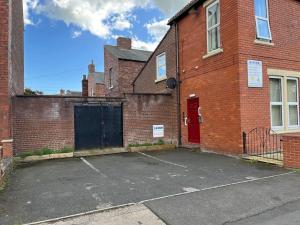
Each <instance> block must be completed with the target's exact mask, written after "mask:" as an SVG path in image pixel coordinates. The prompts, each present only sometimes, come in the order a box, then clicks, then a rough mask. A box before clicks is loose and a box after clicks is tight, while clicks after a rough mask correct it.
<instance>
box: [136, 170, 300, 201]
mask: <svg viewBox="0 0 300 225" xmlns="http://www.w3.org/2000/svg"><path fill="white" fill-rule="evenodd" d="M295 173H296V172H295V171H293V172H288V173H282V174H277V175H272V176H267V177H261V178H256V179H252V180H244V181H239V182H235V183H230V184H223V185H218V186H213V187H208V188H203V189H200V190H197V189H195V190H194V191H192V190H190V191H187V192H181V193H177V194H172V195H166V196H162V197H157V198H151V199H146V200H143V201H140V202H138V204H144V203H147V202H153V201H156V200H161V199H167V198H172V197H177V196H182V195H188V194H191V193H199V192H203V191H208V190H215V189H220V188H225V187H230V186H236V185H239V184H246V183H253V182H255V181H260V180H269V179H272V178H275V177H282V176H286V175H291V174H295Z"/></svg>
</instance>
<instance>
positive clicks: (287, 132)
mask: <svg viewBox="0 0 300 225" xmlns="http://www.w3.org/2000/svg"><path fill="white" fill-rule="evenodd" d="M272 133H273V134H290V133H300V128H295V129H290V130H273V132H272Z"/></svg>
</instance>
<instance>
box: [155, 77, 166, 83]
mask: <svg viewBox="0 0 300 225" xmlns="http://www.w3.org/2000/svg"><path fill="white" fill-rule="evenodd" d="M167 79H168V78H167V77H163V78H160V79H157V80H155V83H159V82H162V81H165V80H167Z"/></svg>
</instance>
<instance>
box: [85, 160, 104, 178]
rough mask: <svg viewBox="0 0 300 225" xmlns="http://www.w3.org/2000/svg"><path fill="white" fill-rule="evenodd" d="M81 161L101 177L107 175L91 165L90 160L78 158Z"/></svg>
mask: <svg viewBox="0 0 300 225" xmlns="http://www.w3.org/2000/svg"><path fill="white" fill-rule="evenodd" d="M80 159H81V160H82V162H84V163H85V164H86V165H87V166H88V167H90V168H91V169H92V170H94V171H95V172H96V173H99V174H100V175H101V176H103V177H107V176H106V175H105V174H104V173H101V172H100V170H98V169H97V168H96V167H95V166H93V165H92V164H91V163H90V162H88V161H87V160H86V159H84V158H83V157H81V158H80Z"/></svg>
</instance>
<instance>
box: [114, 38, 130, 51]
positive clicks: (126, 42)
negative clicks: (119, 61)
mask: <svg viewBox="0 0 300 225" xmlns="http://www.w3.org/2000/svg"><path fill="white" fill-rule="evenodd" d="M131 42H132V41H131V39H130V38H125V37H118V39H117V46H118V47H119V48H123V49H128V50H129V49H131V47H132V46H131Z"/></svg>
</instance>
